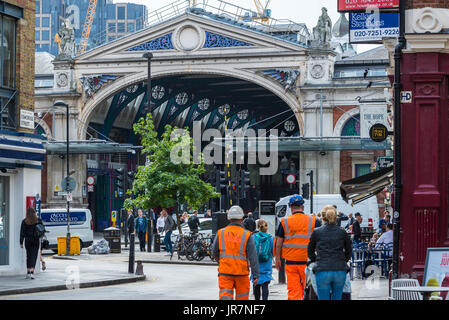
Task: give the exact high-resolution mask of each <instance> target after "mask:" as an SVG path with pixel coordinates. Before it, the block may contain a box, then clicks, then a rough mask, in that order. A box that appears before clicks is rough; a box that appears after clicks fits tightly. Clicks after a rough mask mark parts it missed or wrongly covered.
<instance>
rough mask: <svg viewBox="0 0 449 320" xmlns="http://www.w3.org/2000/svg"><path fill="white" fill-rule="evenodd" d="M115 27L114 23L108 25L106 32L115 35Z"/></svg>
mask: <svg viewBox="0 0 449 320" xmlns="http://www.w3.org/2000/svg"><path fill="white" fill-rule="evenodd" d="M115 26H116V24H115V23H108V32H109V33H115V32H116V29H115Z"/></svg>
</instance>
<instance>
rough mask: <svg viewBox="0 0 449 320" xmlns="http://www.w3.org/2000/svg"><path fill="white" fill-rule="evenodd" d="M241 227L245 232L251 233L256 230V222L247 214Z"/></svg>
mask: <svg viewBox="0 0 449 320" xmlns="http://www.w3.org/2000/svg"><path fill="white" fill-rule="evenodd" d="M243 226H244V227H245V229H246V230H249V231H251V232H254V231H255V230H256V221H255V220H254V218H253V214H252V213H251V212H248V217H246V219H245V220H243Z"/></svg>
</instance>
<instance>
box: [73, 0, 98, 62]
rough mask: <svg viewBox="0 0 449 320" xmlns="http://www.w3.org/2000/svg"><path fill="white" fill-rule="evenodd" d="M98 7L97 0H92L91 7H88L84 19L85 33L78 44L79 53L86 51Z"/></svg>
mask: <svg viewBox="0 0 449 320" xmlns="http://www.w3.org/2000/svg"><path fill="white" fill-rule="evenodd" d="M96 8H97V0H90V2H89V7H88V8H87V14H86V20H84V26H83V33H82V35H81V41H80V43H79V45H78V50H77V51H78V54H82V53H84V51H86V48H87V43H88V42H89V35H90V29H91V28H92V22H93V21H94V16H95V9H96Z"/></svg>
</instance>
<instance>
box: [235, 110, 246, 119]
mask: <svg viewBox="0 0 449 320" xmlns="http://www.w3.org/2000/svg"><path fill="white" fill-rule="evenodd" d="M248 114H249V111H248V109H245V110H242V111H240V112H238V113H237V118H239V120H242V121H243V120H246V119H247V118H248Z"/></svg>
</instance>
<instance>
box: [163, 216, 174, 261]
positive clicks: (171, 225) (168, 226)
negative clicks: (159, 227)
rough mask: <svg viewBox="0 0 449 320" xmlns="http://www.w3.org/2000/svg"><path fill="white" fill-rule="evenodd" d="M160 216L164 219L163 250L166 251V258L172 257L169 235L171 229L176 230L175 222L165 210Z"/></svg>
mask: <svg viewBox="0 0 449 320" xmlns="http://www.w3.org/2000/svg"><path fill="white" fill-rule="evenodd" d="M162 214H163V215H164V217H165V224H164V232H165V236H164V245H165V250H167V253H166V254H165V255H166V256H170V257H173V244H172V243H171V233H172V231H173V229H175V228H176V222H175V220H173V218H172V216H171V215H169V214H168V212H167V211H166V210H162Z"/></svg>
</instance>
